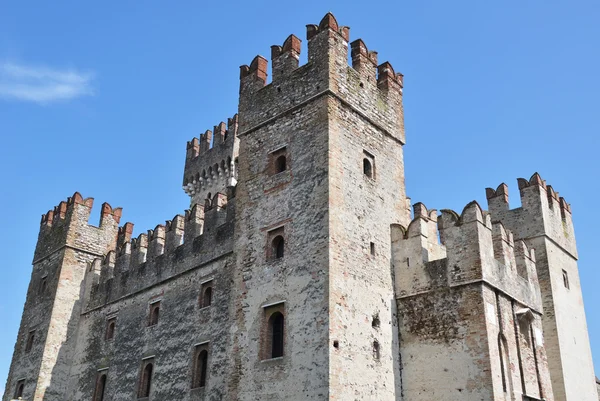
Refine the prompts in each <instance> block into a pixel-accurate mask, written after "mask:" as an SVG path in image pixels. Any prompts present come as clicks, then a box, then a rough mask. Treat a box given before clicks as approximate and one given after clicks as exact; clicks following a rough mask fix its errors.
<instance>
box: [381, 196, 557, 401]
mask: <svg viewBox="0 0 600 401" xmlns="http://www.w3.org/2000/svg"><path fill="white" fill-rule="evenodd" d="M414 215H415V218H414V219H413V221H412V222H411V223H410V224H409V225H408V228H406V229H405V228H403V227H402V226H394V227H393V229H392V257H393V265H394V267H395V276H396V281H395V284H396V293H397V294H398V309H399V317H398V319H399V326H400V339H401V346H400V353H401V356H402V375H403V380H402V382H403V390H404V395H405V396H406V399H410V400H423V401H425V400H429V399H439V400H463V399H494V400H505V399H506V400H509V399H514V397H517V398H520V397H521V396H522V395H527V396H529V397H536V398H546V399H552V388H551V384H550V376H549V370H548V365H547V357H546V354H545V350H544V347H543V335H542V330H541V309H542V308H541V296H540V292H539V288H538V284H537V283H538V279H537V274H536V268H535V258H534V255H533V252H531V251H530V250H529V248H528V247H527V246H526V245H525V244H524V243H523V242H522V241H521V242H517V243H515V242H514V240H513V237H512V233H511V232H510V231H507V230H506V229H504V227H503V226H502V225H501V224H500V223H492V222H491V219H490V216H489V214H487V213H486V212H483V211H482V210H481V208H480V207H479V205H477V204H476V203H474V202H472V203H470V204H469V205H467V206H466V207H465V209H464V210H463V212H462V214H461V215H458V214H457V213H455V212H453V211H451V210H443V211H442V216H441V219H440V220H439V221H438V225H439V228H440V229H439V237H440V239H441V241H442V244H439V243H438V240H437V237H438V235H437V231H436V227H435V223H436V220H437V216H436V214H435V211H428V210H427V209H426V208H425V206H424V205H423V204H420V203H418V204H416V205H415V207H414ZM440 377H441V378H442V380H440Z"/></svg>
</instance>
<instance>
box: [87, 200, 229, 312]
mask: <svg viewBox="0 0 600 401" xmlns="http://www.w3.org/2000/svg"><path fill="white" fill-rule="evenodd" d="M230 195H231V194H230ZM234 204H235V198H234V197H233V196H230V197H227V195H226V194H222V193H217V194H215V196H214V197H213V198H212V199H211V200H210V201H207V202H206V203H205V204H195V205H194V206H193V207H192V208H191V209H189V210H186V211H185V214H184V215H181V214H178V215H175V216H174V217H173V219H171V220H167V221H166V222H165V224H164V225H163V224H158V225H157V226H156V227H155V228H154V229H152V230H148V231H147V232H146V233H141V234H139V235H138V236H137V238H131V233H132V230H133V224H132V223H126V224H125V225H124V226H123V227H121V228H120V229H119V239H118V242H117V249H116V251H110V252H108V253H107V254H106V255H104V256H103V257H99V258H96V259H95V260H94V261H93V263H91V264H90V266H89V277H88V278H87V279H86V280H87V283H88V284H87V288H88V302H87V305H88V308H94V307H97V306H100V305H102V304H104V303H106V302H110V301H112V300H115V299H118V298H120V297H123V296H125V295H127V294H131V293H133V292H136V291H139V290H141V289H143V288H147V287H149V286H152V285H155V284H157V283H159V282H161V281H163V280H165V279H168V278H169V277H173V276H175V275H177V274H180V273H182V272H184V271H186V270H188V269H190V268H194V267H197V266H199V265H202V264H203V263H207V262H209V261H211V260H215V259H216V258H219V257H220V256H221V255H223V254H226V253H228V252H231V251H232V249H233V227H234V219H235V207H234Z"/></svg>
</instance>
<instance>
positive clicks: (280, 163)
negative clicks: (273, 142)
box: [275, 155, 287, 173]
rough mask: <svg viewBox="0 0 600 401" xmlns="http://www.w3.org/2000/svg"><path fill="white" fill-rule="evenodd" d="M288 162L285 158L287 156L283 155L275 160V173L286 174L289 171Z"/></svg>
mask: <svg viewBox="0 0 600 401" xmlns="http://www.w3.org/2000/svg"><path fill="white" fill-rule="evenodd" d="M286 162H287V160H286V158H285V155H281V156H279V157H278V158H277V159H276V160H275V173H281V172H284V171H285V170H286V169H287V164H286Z"/></svg>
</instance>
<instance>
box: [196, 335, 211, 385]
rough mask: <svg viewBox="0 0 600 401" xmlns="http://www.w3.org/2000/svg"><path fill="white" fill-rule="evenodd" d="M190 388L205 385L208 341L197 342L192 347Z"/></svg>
mask: <svg viewBox="0 0 600 401" xmlns="http://www.w3.org/2000/svg"><path fill="white" fill-rule="evenodd" d="M193 366H194V368H193V374H192V375H193V378H192V388H202V387H206V378H207V376H208V343H203V344H198V345H196V347H195V349H194V360H193Z"/></svg>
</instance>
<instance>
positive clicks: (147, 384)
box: [138, 362, 154, 398]
mask: <svg viewBox="0 0 600 401" xmlns="http://www.w3.org/2000/svg"><path fill="white" fill-rule="evenodd" d="M153 369H154V366H153V363H152V362H147V363H146V364H145V366H144V369H143V370H142V377H141V379H140V389H139V392H138V397H139V398H144V397H149V396H150V388H151V387H152V370H153Z"/></svg>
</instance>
